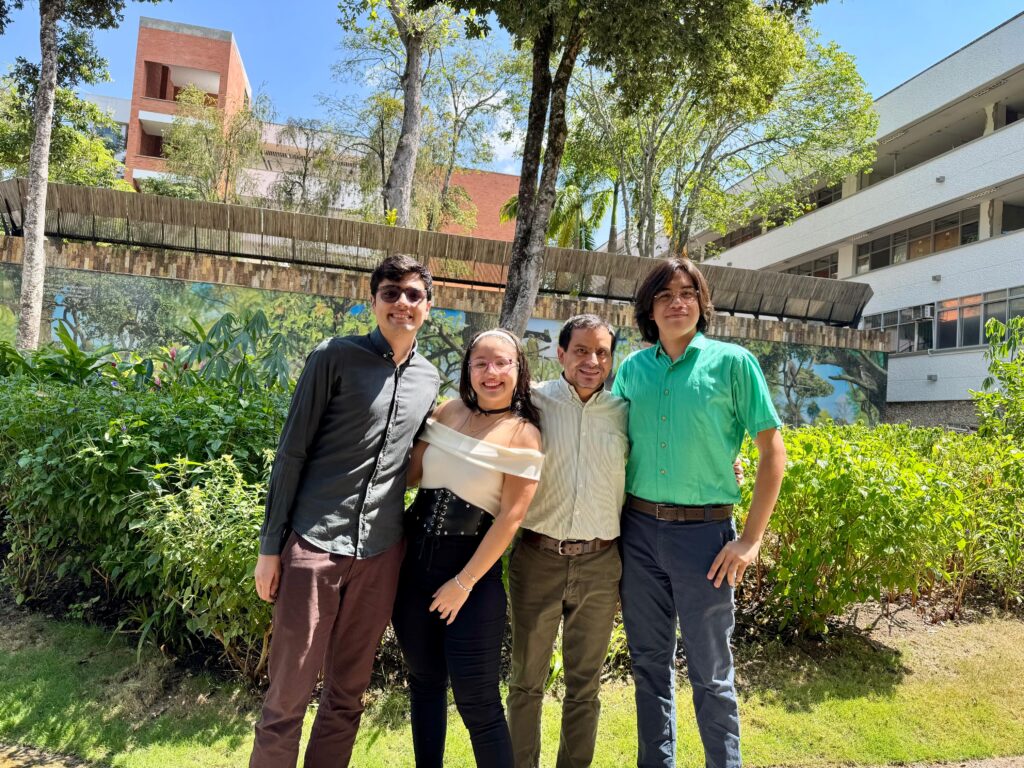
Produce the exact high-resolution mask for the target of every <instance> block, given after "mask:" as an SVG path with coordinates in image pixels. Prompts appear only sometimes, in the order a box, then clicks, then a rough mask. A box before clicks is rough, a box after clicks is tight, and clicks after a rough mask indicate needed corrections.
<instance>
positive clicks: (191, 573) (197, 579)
mask: <svg viewBox="0 0 1024 768" xmlns="http://www.w3.org/2000/svg"><path fill="white" fill-rule="evenodd" d="M156 470H157V472H158V475H157V478H158V479H160V480H162V481H164V482H162V483H161V486H166V487H168V489H169V490H167V491H166V492H161V493H158V494H156V495H155V496H154V495H150V494H146V495H143V496H142V497H141V499H140V502H141V503H140V505H139V506H140V508H139V510H138V512H139V517H138V518H136V519H135V520H133V521H132V522H131V523H130V524H129V526H128V527H129V530H131V531H134V532H137V533H138V534H139V535H141V541H140V548H141V549H142V551H144V552H147V553H149V554H148V556H147V557H146V561H145V565H146V566H147V567H148V568H150V569H151V571H152V572H153V574H154V575H155V576H156V579H157V582H158V583H159V585H160V586H159V589H160V592H161V594H160V596H161V597H162V598H164V601H163V612H164V614H166V615H167V616H168V618H169V619H170V620H171V621H173V620H174V619H175V618H177V617H178V616H184V617H187V618H186V628H187V630H188V631H189V632H193V633H195V634H197V635H200V636H202V637H208V638H213V639H215V640H217V642H218V643H220V644H221V646H222V647H223V649H224V654H225V655H226V656H227V657H228V659H229V660H230V661H231V663H232V665H233V666H234V667H235V668H236V669H238V670H239V671H241V672H242V673H243V674H245V675H246V676H247V677H249V678H250V679H251V680H258V679H259V677H260V676H261V674H262V673H263V669H264V667H265V665H266V661H267V654H268V652H269V649H270V606H269V605H268V604H267V603H265V602H263V601H262V600H260V599H259V597H258V596H257V595H256V590H255V589H254V588H253V581H252V567H253V564H254V563H255V562H256V555H257V553H258V550H259V546H258V542H257V536H258V534H259V529H260V525H261V523H262V522H263V495H264V493H265V489H266V484H265V483H263V482H258V483H254V482H252V481H251V480H250V479H247V478H246V476H245V474H244V473H243V472H242V471H241V470H240V469H239V468H238V466H236V464H235V462H234V459H233V458H232V457H231V456H230V455H225V456H222V457H220V458H218V459H214V460H212V461H209V462H206V463H205V464H200V463H196V462H192V461H189V460H187V459H178V460H176V461H175V462H173V463H171V464H169V465H160V466H158V467H156ZM153 620H154V621H155V620H156V616H155V615H154V617H153Z"/></svg>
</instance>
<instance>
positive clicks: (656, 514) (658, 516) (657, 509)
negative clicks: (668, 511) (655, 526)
mask: <svg viewBox="0 0 1024 768" xmlns="http://www.w3.org/2000/svg"><path fill="white" fill-rule="evenodd" d="M654 519H655V520H665V519H666V518H664V517H662V516H661V504H655V505H654Z"/></svg>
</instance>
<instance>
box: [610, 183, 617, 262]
mask: <svg viewBox="0 0 1024 768" xmlns="http://www.w3.org/2000/svg"><path fill="white" fill-rule="evenodd" d="M618 207H619V180H618V179H616V180H615V182H614V183H613V184H612V221H611V224H609V225H608V253H617V252H618V250H619V228H618V227H617V226H616V225H615V217H616V216H617V215H618Z"/></svg>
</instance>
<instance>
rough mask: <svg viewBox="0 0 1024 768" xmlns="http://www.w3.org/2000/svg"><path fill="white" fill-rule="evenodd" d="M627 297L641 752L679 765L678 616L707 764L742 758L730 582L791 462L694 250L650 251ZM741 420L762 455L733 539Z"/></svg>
mask: <svg viewBox="0 0 1024 768" xmlns="http://www.w3.org/2000/svg"><path fill="white" fill-rule="evenodd" d="M634 310H635V314H636V320H637V325H638V326H639V328H640V332H641V335H642V336H643V338H644V340H646V341H648V342H651V343H652V344H653V346H652V347H649V348H648V349H644V350H640V351H639V352H635V353H633V354H632V355H630V356H629V357H628V358H626V360H624V361H623V363H622V365H621V366H620V368H619V371H618V374H617V376H616V379H615V384H614V387H613V389H612V392H613V394H615V395H617V396H619V397H621V398H624V399H625V400H628V401H629V404H630V407H629V440H630V456H629V462H628V464H627V467H626V491H627V497H626V505H625V509H624V511H623V516H622V527H621V546H622V583H621V597H622V616H623V622H624V624H625V628H626V636H627V641H628V646H629V652H630V656H631V658H632V663H633V678H634V681H635V686H636V705H637V731H638V740H639V744H638V755H637V765H638V766H639V768H649V767H653V766H658V767H659V768H672V767H673V766H675V749H676V747H675V743H676V713H675V651H676V626H677V621H678V626H679V628H680V630H681V634H682V639H683V645H684V648H685V650H686V658H687V671H688V673H689V677H690V683H691V685H692V687H693V703H694V709H695V712H696V717H697V726H698V729H699V731H700V736H701V740H702V742H703V745H704V754H705V763H706V765H707V766H709V768H739V766H740V765H741V760H740V736H739V713H738V709H737V705H736V689H735V685H734V674H733V660H732V651H731V649H730V647H729V641H730V638H731V636H732V631H733V626H734V624H735V610H734V608H735V606H734V603H733V589H734V587H735V586H736V584H737V583H739V581H740V579H742V578H743V573H744V571H745V570H746V569H747V567H748V566H749V565H750V564H751V563H752V562H753V561H754V559H755V558H756V556H757V552H758V549H759V548H760V545H761V538H762V536H763V535H764V531H765V529H766V528H767V526H768V518H769V517H770V516H771V513H772V509H773V508H774V506H775V500H776V498H777V497H778V493H779V487H780V485H781V483H782V474H783V471H784V468H785V463H786V452H785V447H784V446H783V443H782V436H781V434H780V432H779V427H780V426H781V422H780V421H779V418H778V415H777V414H776V412H775V407H774V405H773V404H772V399H771V394H770V392H769V390H768V386H767V384H766V382H765V380H764V375H763V374H762V372H761V368H760V366H759V364H758V362H757V358H755V357H754V356H753V355H752V354H751V353H750V352H748V351H747V350H745V349H743V348H742V347H739V346H737V345H735V344H727V343H725V342H721V341H714V340H711V339H708V338H707V337H706V336H704V333H703V332H704V330H705V329H706V328H707V327H708V323H709V322H710V319H711V316H712V313H713V307H712V304H711V297H710V293H709V290H708V285H707V282H706V280H705V279H704V276H703V275H702V274H701V272H700V270H698V269H697V267H696V266H694V264H693V263H692V262H691V261H690V260H689V259H668V260H666V261H663V262H661V263H660V264H658V266H656V267H655V268H654V269H653V270H652V271H651V273H650V274H649V275H648V276H647V277H646V278H645V280H644V281H643V283H642V284H641V286H640V288H639V289H638V290H637V297H636V305H635V308H634ZM744 433H748V434H750V435H751V437H753V439H754V442H755V444H756V445H757V449H758V453H759V454H760V460H759V463H758V468H757V480H756V482H755V484H754V494H753V499H752V501H751V505H750V511H749V513H748V516H747V522H746V525H745V527H744V529H743V533H742V535H741V536H740V537H739V538H737V537H736V529H735V527H734V524H733V519H732V508H733V504H735V503H736V502H738V501H739V490H738V488H737V486H736V481H735V479H734V475H733V469H732V464H733V459H734V457H735V456H736V454H737V453H738V452H739V449H740V445H741V443H742V441H743V436H744Z"/></svg>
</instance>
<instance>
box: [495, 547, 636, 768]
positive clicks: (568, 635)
mask: <svg viewBox="0 0 1024 768" xmlns="http://www.w3.org/2000/svg"><path fill="white" fill-rule="evenodd" d="M621 576H622V561H621V559H620V558H619V548H618V547H617V546H613V547H610V548H608V549H606V550H603V551H601V552H595V553H593V554H589V555H579V556H577V557H565V556H563V555H558V554H555V553H554V552H547V551H544V550H541V549H537V548H536V547H534V546H532V545H531V544H527V543H526V542H524V541H519V543H518V544H516V548H515V550H514V551H513V552H512V558H511V560H510V561H509V566H508V588H509V605H510V606H511V607H512V675H511V679H510V680H509V684H508V701H507V706H508V727H509V731H510V732H511V734H512V745H513V750H514V752H515V765H516V768H535V766H537V765H539V764H540V749H541V747H540V730H541V705H542V703H543V701H544V686H545V683H546V682H547V679H548V675H549V673H550V669H551V656H552V651H553V648H554V644H555V638H556V637H557V635H558V625H559V624H561V625H562V660H563V662H564V673H565V696H564V698H563V699H562V729H561V737H560V739H559V744H558V756H557V757H556V758H555V765H556V766H557V768H584V767H585V766H589V765H590V764H591V763H592V762H593V760H594V747H595V745H596V742H597V720H598V717H599V715H600V713H601V701H600V698H599V696H600V690H601V667H602V665H603V664H604V659H605V656H606V655H607V654H608V641H609V640H610V638H611V633H612V624H613V622H614V620H615V609H616V608H617V607H618V602H619V578H620V577H621Z"/></svg>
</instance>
